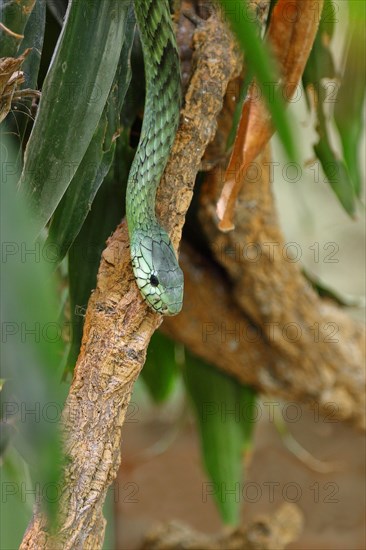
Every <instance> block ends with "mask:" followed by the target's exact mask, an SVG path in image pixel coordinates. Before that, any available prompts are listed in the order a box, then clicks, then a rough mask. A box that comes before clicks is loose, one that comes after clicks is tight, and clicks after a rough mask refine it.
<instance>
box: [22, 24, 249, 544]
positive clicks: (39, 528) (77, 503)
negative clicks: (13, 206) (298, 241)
mask: <svg viewBox="0 0 366 550" xmlns="http://www.w3.org/2000/svg"><path fill="white" fill-rule="evenodd" d="M195 47H196V69H195V72H194V75H193V77H192V79H191V83H190V86H189V89H188V92H187V95H186V103H185V107H184V109H183V111H182V116H181V124H180V128H179V131H178V135H177V138H176V141H175V144H174V147H173V151H172V155H171V160H170V162H169V164H168V166H167V169H166V174H165V177H164V180H163V182H162V184H161V188H160V191H159V201H160V202H159V204H160V208H159V213H160V217H161V219H162V222H163V224H164V225H165V227H166V228H167V229H169V230H170V231H171V234H172V240H173V243H174V244H175V246H177V244H178V242H179V239H180V234H181V229H182V225H183V223H184V217H185V213H186V210H187V208H188V205H189V203H190V200H191V196H192V189H193V184H194V180H195V177H196V173H197V171H198V168H199V165H200V161H201V158H202V156H203V153H204V151H205V148H206V146H207V144H208V142H209V141H210V140H211V139H212V138H213V137H214V134H215V131H216V118H217V116H218V114H219V112H220V110H221V109H222V102H223V96H224V94H225V90H226V87H227V83H228V81H229V80H230V79H231V78H232V77H233V75H234V74H236V73H237V66H238V65H237V64H238V58H237V56H236V55H235V52H234V50H235V48H234V46H233V43H232V40H231V37H230V34H229V33H228V32H227V30H226V28H225V26H224V24H223V23H222V22H221V20H220V19H219V18H218V17H217V16H215V14H213V15H212V16H211V17H210V19H209V20H208V21H207V22H205V24H204V25H202V27H201V28H200V29H198V31H197V33H196V34H195ZM203 90H204V91H203ZM160 323H161V317H160V316H158V315H157V314H155V313H153V312H152V311H150V310H148V309H147V306H146V304H145V303H144V302H143V301H142V298H141V297H140V294H139V292H138V290H137V287H136V284H135V282H134V277H133V274H132V270H131V266H130V257H129V242H128V236H127V228H126V224H125V223H122V225H121V226H120V227H119V228H117V230H116V231H115V233H114V235H113V236H112V237H111V238H110V239H109V241H108V246H107V248H106V249H105V251H104V252H103V257H102V260H101V264H100V269H99V273H98V281H97V288H96V290H95V291H94V293H93V294H92V296H91V298H90V300H89V304H88V308H87V312H86V319H85V325H84V334H83V341H82V346H81V351H80V355H79V358H78V361H77V365H76V368H75V373H74V378H73V381H72V384H71V387H70V392H69V396H68V398H67V402H66V407H65V410H64V413H63V423H64V433H65V437H64V439H65V441H64V448H65V454H66V456H67V459H68V461H67V465H66V467H65V473H64V476H65V480H64V485H63V494H62V499H61V506H60V510H61V512H60V517H59V525H58V529H57V536H52V535H51V534H50V533H49V531H48V528H47V522H46V520H45V518H44V517H43V516H42V515H41V514H40V513H39V511H36V512H35V514H34V517H33V521H32V522H31V524H30V526H29V528H28V530H27V532H26V534H25V537H24V539H23V542H22V545H21V548H22V549H25V548H34V549H37V550H40V549H42V548H49V549H52V550H55V549H56V548H63V549H71V548H72V549H75V548H83V549H90V550H97V549H98V548H100V547H101V544H102V540H103V536H104V524H105V520H104V518H103V515H102V506H103V503H104V500H105V496H106V491H107V489H108V487H109V485H110V484H111V482H112V481H113V479H114V478H115V477H116V473H117V469H118V467H119V464H120V444H121V427H122V425H123V422H124V418H125V414H126V409H127V406H128V403H129V400H130V395H131V390H132V387H133V383H134V382H135V380H136V379H137V377H138V375H139V372H140V370H141V368H142V366H143V364H144V362H145V356H146V349H147V347H148V344H149V341H150V338H151V335H152V333H153V332H154V330H156V328H157V327H158V326H159V324H160Z"/></svg>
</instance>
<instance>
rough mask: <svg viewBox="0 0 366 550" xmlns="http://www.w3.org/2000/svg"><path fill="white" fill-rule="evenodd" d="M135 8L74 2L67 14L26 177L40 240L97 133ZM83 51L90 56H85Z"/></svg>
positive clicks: (22, 183) (29, 148) (23, 180)
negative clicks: (130, 13) (130, 15)
mask: <svg viewBox="0 0 366 550" xmlns="http://www.w3.org/2000/svg"><path fill="white" fill-rule="evenodd" d="M129 5H130V3H129V2H119V1H118V0H111V1H109V2H92V3H88V4H87V7H86V5H85V3H84V2H72V3H71V7H70V9H69V10H68V12H67V16H66V21H65V24H64V26H63V29H62V33H61V36H60V40H59V42H58V43H57V47H56V51H55V53H54V57H53V58H52V63H51V66H50V68H49V71H48V74H47V77H46V79H45V81H44V84H43V88H42V99H41V102H40V105H39V109H38V114H37V118H36V122H35V124H34V127H33V130H32V135H31V137H30V139H29V141H28V145H27V150H26V155H25V164H24V168H23V172H22V176H21V178H20V187H21V189H22V191H23V193H24V194H25V196H26V197H27V200H28V201H29V203H30V204H31V205H32V210H33V213H34V217H35V235H34V237H36V236H38V235H39V233H40V231H41V230H42V229H43V227H44V226H45V224H46V223H47V222H48V220H49V219H50V217H51V216H52V214H53V213H54V211H55V209H56V207H57V205H58V203H59V202H60V200H61V198H62V196H63V195H64V193H65V191H66V190H67V188H68V186H69V184H70V182H71V180H72V178H73V177H74V175H75V173H76V171H77V168H78V167H79V165H80V163H81V161H82V159H83V157H84V155H85V153H86V151H87V149H88V147H89V145H90V142H91V140H92V137H93V135H94V133H95V131H96V128H97V125H98V122H99V120H100V117H101V115H102V112H103V110H104V107H105V104H106V101H107V98H108V95H109V93H110V90H111V86H112V82H113V79H114V76H115V73H116V70H117V65H118V61H119V58H120V54H121V49H122V45H123V42H124V38H125V25H126V20H127V13H128V8H129ZM111 14H113V17H112V16H111ZM91 37H92V39H91ZM83 52H88V54H87V55H83V57H82V58H81V57H80V54H81V53H83Z"/></svg>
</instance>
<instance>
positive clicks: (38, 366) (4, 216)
mask: <svg viewBox="0 0 366 550" xmlns="http://www.w3.org/2000/svg"><path fill="white" fill-rule="evenodd" d="M1 151H2V158H3V160H4V164H3V166H2V184H1V210H2V212H1V234H2V239H3V257H2V285H3V286H2V288H4V289H6V292H3V294H2V300H1V314H2V329H3V344H2V349H1V355H2V357H1V362H2V376H3V378H5V379H6V383H5V384H4V387H3V388H2V391H1V392H0V398H1V411H2V413H3V418H2V419H1V420H2V422H5V423H6V425H8V427H9V426H12V427H13V428H14V430H13V433H11V434H10V440H9V441H7V442H6V443H7V445H4V446H5V447H7V448H5V458H4V460H5V462H6V463H7V464H8V470H9V469H10V470H11V468H10V466H9V460H10V459H9V457H10V456H14V448H16V449H17V451H18V453H19V454H20V455H21V456H22V457H23V458H24V459H25V460H26V462H27V463H28V465H29V468H30V474H31V480H32V483H30V482H28V483H27V485H26V489H27V490H28V491H29V492H31V490H32V488H33V489H34V488H35V489H37V490H38V492H39V493H40V494H41V495H42V494H43V496H45V493H44V489H45V488H50V489H51V490H52V491H53V497H52V498H51V496H49V495H46V498H45V499H44V500H43V501H42V503H43V505H44V506H45V507H46V510H47V511H48V512H50V513H51V514H52V515H53V514H54V513H55V509H56V506H57V501H58V498H57V497H56V498H54V497H55V494H58V495H59V494H60V487H59V475H60V467H61V463H60V461H61V456H60V444H59V432H58V422H59V420H60V414H61V411H62V408H63V402H64V397H65V396H64V394H63V391H62V388H61V386H60V371H59V366H60V359H61V357H62V349H63V342H62V336H61V332H62V331H61V329H62V327H60V324H59V322H58V315H59V313H58V304H57V298H56V297H57V292H56V284H55V283H56V281H55V279H54V277H53V276H52V274H51V272H50V264H49V263H48V262H47V261H46V260H45V258H44V257H43V256H42V254H41V251H40V250H41V249H40V247H39V246H37V245H35V243H34V242H33V241H32V239H31V237H30V236H31V234H32V232H33V231H34V227H32V224H31V221H30V217H29V210H28V206H27V205H26V204H25V203H24V201H23V200H22V197H21V196H19V195H18V196H16V193H15V192H16V181H17V177H18V176H19V172H20V165H19V163H17V162H16V160H15V159H16V154H15V150H14V149H13V147H12V144H11V143H10V141H9V138H8V137H7V136H5V135H4V134H3V133H2V134H1ZM10 462H11V460H10ZM16 469H17V468H16V466H14V468H13V470H16ZM10 470H9V471H10ZM6 475H7V474H6ZM7 479H9V480H10V481H11V479H12V478H11V477H7ZM11 482H12V483H13V484H14V485H13V486H12V487H13V489H14V495H12V496H13V497H14V499H16V500H19V498H20V492H21V491H22V490H23V491H24V487H22V486H21V485H20V483H19V481H18V480H17V479H15V480H13V481H11ZM8 496H9V502H10V500H11V498H12V497H11V496H10V495H8ZM48 496H49V498H48ZM29 499H32V496H30V494H29V493H27V496H26V497H25V502H24V500H23V505H24V504H27V503H28V504H29ZM1 546H2V547H5V546H3V545H1Z"/></svg>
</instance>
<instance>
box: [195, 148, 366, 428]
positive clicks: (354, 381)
mask: <svg viewBox="0 0 366 550" xmlns="http://www.w3.org/2000/svg"><path fill="white" fill-rule="evenodd" d="M251 168H252V171H250V170H248V171H247V172H246V175H245V178H246V179H245V181H244V184H243V186H242V190H241V192H240V195H239V198H238V202H237V211H236V215H235V226H236V230H235V231H233V232H230V233H222V232H220V231H219V230H218V229H217V225H216V216H215V211H214V208H215V204H216V199H217V197H218V196H219V192H220V186H221V184H222V182H221V174H222V171H221V170H220V168H216V169H215V170H212V171H211V172H210V173H209V176H208V179H207V181H206V188H205V189H204V190H203V192H202V208H201V210H200V214H201V217H202V222H203V227H204V231H205V233H206V236H207V238H208V240H209V243H210V246H211V248H212V250H213V252H214V255H215V257H216V259H217V261H218V262H219V264H221V265H222V266H223V267H224V268H225V270H226V272H227V274H228V276H229V278H230V280H231V282H232V284H233V296H234V299H235V301H236V303H237V304H238V305H239V307H240V308H241V309H242V311H243V312H244V314H245V315H246V316H247V317H248V318H250V319H251V320H252V322H254V323H255V325H256V326H257V327H258V328H260V330H261V334H263V336H264V337H265V339H266V340H267V341H269V342H270V345H271V348H272V350H273V351H274V352H276V353H279V354H280V355H281V358H282V361H281V362H279V363H278V365H277V369H276V370H277V373H276V378H278V380H281V384H282V385H283V387H287V388H288V389H289V397H291V398H293V399H296V400H300V401H308V400H314V399H315V400H316V401H317V402H318V403H319V405H320V408H324V409H325V410H326V409H327V408H328V407H329V404H330V403H334V404H336V405H337V408H338V411H337V417H338V418H342V419H349V420H351V421H353V422H354V423H355V424H356V425H357V426H359V427H361V428H363V429H364V428H365V414H364V411H365V391H364V388H365V371H364V367H363V366H364V363H365V327H364V325H362V324H361V323H359V322H356V321H353V320H352V319H351V318H350V317H349V316H348V315H347V313H346V312H345V311H343V310H342V309H341V308H339V307H336V306H335V305H334V304H333V303H332V302H330V301H329V300H324V299H321V298H320V297H319V296H318V295H317V293H316V292H315V290H314V289H313V288H312V287H311V285H310V284H309V282H308V281H307V280H306V279H305V277H304V276H303V275H302V272H301V267H300V265H299V262H298V261H297V260H296V258H295V259H294V257H293V255H291V251H292V252H293V250H295V252H296V250H297V248H296V247H295V248H294V247H292V249H291V247H289V246H287V243H286V242H285V240H284V238H283V235H282V232H281V230H280V227H279V223H278V219H277V213H276V209H275V204H274V200H273V195H272V189H271V156H270V153H269V148H268V147H267V148H266V149H265V150H264V151H263V153H262V154H261V155H260V156H259V157H258V158H257V161H256V163H253V166H252V167H251ZM254 172H255V174H256V175H253V174H254ZM295 244H296V243H295ZM268 389H269V388H268Z"/></svg>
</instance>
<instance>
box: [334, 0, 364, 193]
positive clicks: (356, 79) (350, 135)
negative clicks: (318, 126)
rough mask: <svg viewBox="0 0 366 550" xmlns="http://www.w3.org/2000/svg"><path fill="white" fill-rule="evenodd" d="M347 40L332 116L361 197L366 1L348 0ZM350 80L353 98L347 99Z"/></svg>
mask: <svg viewBox="0 0 366 550" xmlns="http://www.w3.org/2000/svg"><path fill="white" fill-rule="evenodd" d="M348 5H349V18H350V22H349V25H350V30H349V44H348V52H347V55H346V58H345V68H344V73H343V77H342V80H341V85H340V88H339V92H338V95H337V102H336V105H335V110H334V120H335V123H336V125H337V128H338V131H339V137H340V139H341V142H342V148H343V156H344V160H345V163H346V166H347V170H348V173H349V176H350V179H351V181H352V184H353V187H354V191H355V194H356V196H357V197H358V198H360V195H361V191H362V175H361V171H360V144H361V138H362V128H363V122H364V121H363V119H362V116H360V114H361V113H362V109H363V104H364V99H365V90H366V86H365V62H366V58H365V38H366V37H365V34H366V30H365V29H366V14H365V11H366V4H365V3H364V2H359V1H358V0H356V1H354V0H353V1H350V2H349V3H348ZM350 83H352V89H351V91H352V100H351V101H350Z"/></svg>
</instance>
